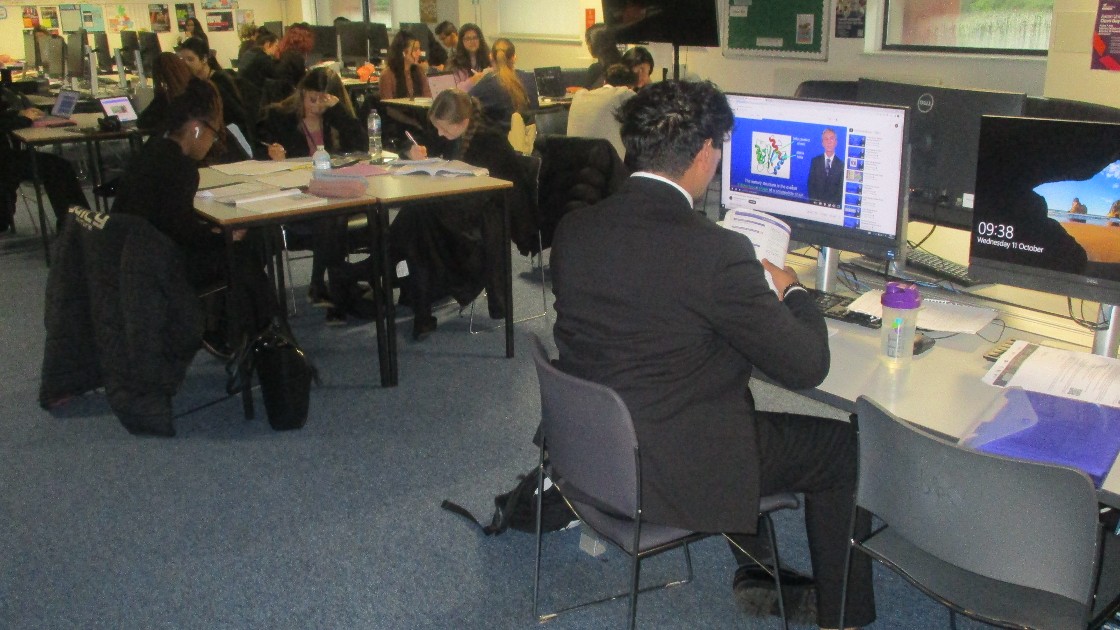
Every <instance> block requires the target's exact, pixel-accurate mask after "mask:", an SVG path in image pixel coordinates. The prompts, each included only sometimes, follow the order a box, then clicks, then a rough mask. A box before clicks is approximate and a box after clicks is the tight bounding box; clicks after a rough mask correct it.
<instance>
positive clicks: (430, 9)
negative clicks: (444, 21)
mask: <svg viewBox="0 0 1120 630" xmlns="http://www.w3.org/2000/svg"><path fill="white" fill-rule="evenodd" d="M420 21H421V22H427V23H428V24H435V23H436V22H439V10H438V8H437V7H436V0H420Z"/></svg>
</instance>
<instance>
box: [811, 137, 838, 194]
mask: <svg viewBox="0 0 1120 630" xmlns="http://www.w3.org/2000/svg"><path fill="white" fill-rule="evenodd" d="M821 148H823V149H824V153H821V154H820V155H818V156H817V157H815V158H813V161H812V162H811V163H810V164H809V199H812V200H813V201H820V202H823V203H827V204H831V205H834V206H837V207H839V206H840V202H841V200H842V199H843V196H844V160H843V159H838V158H837V156H836V132H835V131H833V130H831V129H825V130H824V131H823V132H822V133H821Z"/></svg>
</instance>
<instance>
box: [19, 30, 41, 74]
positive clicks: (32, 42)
mask: <svg viewBox="0 0 1120 630" xmlns="http://www.w3.org/2000/svg"><path fill="white" fill-rule="evenodd" d="M23 62H24V63H25V64H27V65H28V66H33V67H39V66H42V65H43V59H42V57H40V56H39V41H38V39H37V38H36V37H35V32H34V31H24V32H23Z"/></svg>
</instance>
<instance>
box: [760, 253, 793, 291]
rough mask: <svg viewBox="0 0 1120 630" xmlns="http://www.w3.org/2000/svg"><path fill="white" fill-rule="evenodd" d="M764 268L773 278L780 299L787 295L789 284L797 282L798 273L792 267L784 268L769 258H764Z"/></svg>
mask: <svg viewBox="0 0 1120 630" xmlns="http://www.w3.org/2000/svg"><path fill="white" fill-rule="evenodd" d="M762 268H763V269H765V270H766V271H767V272H768V273H769V274H770V277H771V278H773V280H774V291H775V292H776V293H777V294H778V299H779V300H781V299H782V298H784V297H785V294H786V289H788V288H789V285H791V284H793V283H795V282H797V273H796V272H795V271H794V270H793V269H791V268H790V267H786V268H785V269H782V268H781V267H779V266H777V265H775V264H774V263H772V262H770V261H769V260H766V259H763V260H762Z"/></svg>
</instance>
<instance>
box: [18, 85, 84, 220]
mask: <svg viewBox="0 0 1120 630" xmlns="http://www.w3.org/2000/svg"><path fill="white" fill-rule="evenodd" d="M0 107H2V109H0V164H3V165H4V167H3V168H0V232H6V231H7V230H8V229H10V228H11V227H12V222H13V220H14V216H15V210H16V190H17V189H18V188H19V184H20V182H21V181H24V180H30V179H32V172H31V153H30V150H25V151H17V150H16V148H15V147H14V146H13V145H12V141H11V140H10V139H9V137H8V132H10V131H13V130H15V129H23V128H24V127H30V126H31V123H33V122H34V121H35V120H38V119H39V118H42V117H43V111H42V110H40V109H37V108H35V107H32V106H31V103H30V102H29V101H28V100H27V98H26V97H25V96H23V95H21V94H17V93H16V92H15V91H14V90H12V89H10V88H8V87H6V86H0ZM35 159H36V160H37V164H38V168H39V181H40V182H42V185H43V188H44V189H45V190H46V193H47V199H48V200H50V202H51V208H52V209H53V210H54V215H55V221H56V228H57V229H58V231H62V222H63V221H64V220H65V219H66V216H67V210H68V209H69V207H70V206H72V205H78V206H82V207H83V208H88V207H89V202H88V201H86V196H85V193H83V192H82V185H81V183H80V182H78V177H77V176H76V175H74V168H73V167H72V166H70V163H69V162H67V161H66V160H64V159H63V158H61V157H59V156H57V155H53V154H51V153H44V152H39V153H37V154H36V156H35ZM43 228H44V229H46V226H43Z"/></svg>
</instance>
